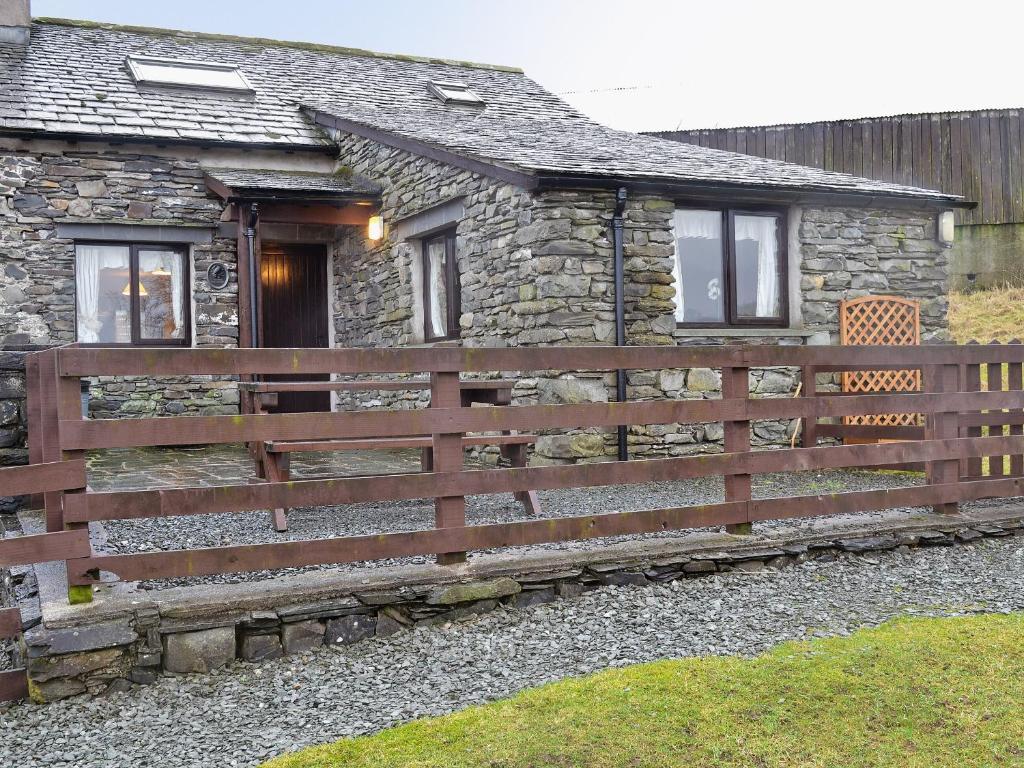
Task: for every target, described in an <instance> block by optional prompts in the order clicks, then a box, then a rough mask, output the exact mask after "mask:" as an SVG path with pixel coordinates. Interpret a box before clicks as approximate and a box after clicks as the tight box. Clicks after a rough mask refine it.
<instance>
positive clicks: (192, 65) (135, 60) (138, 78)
mask: <svg viewBox="0 0 1024 768" xmlns="http://www.w3.org/2000/svg"><path fill="white" fill-rule="evenodd" d="M125 62H126V63H127V65H128V70H129V72H131V75H132V79H134V80H135V82H136V83H139V84H140V85H158V86H169V87H172V88H197V89H201V90H204V91H227V92H229V93H255V92H256V91H255V89H254V88H253V87H252V84H251V83H250V82H249V80H248V78H246V76H245V75H244V74H243V73H242V70H241V69H239V68H238V66H237V65H235V64H220V63H217V62H212V61H196V60H194V59H164V58H159V57H156V56H128V57H126V58H125ZM140 65H141V66H140ZM142 66H151V67H166V68H168V69H172V68H174V69H179V70H180V69H186V70H187V69H193V70H204V71H212V72H227V73H230V74H232V75H234V76H235V77H237V78H238V81H239V83H240V84H239V85H238V86H237V87H236V86H231V85H208V84H204V83H194V82H187V81H183V80H172V79H161V78H153V77H147V76H146V75H145V73H144V71H143V69H142V68H141V67H142Z"/></svg>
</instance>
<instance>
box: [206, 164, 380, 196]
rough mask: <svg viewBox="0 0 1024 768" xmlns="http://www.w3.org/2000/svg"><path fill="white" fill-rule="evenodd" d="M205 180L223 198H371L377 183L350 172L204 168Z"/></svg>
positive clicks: (378, 194) (378, 187)
mask: <svg viewBox="0 0 1024 768" xmlns="http://www.w3.org/2000/svg"><path fill="white" fill-rule="evenodd" d="M205 171H206V178H207V184H208V185H209V186H211V187H217V189H216V192H217V193H218V194H220V195H221V196H222V197H224V198H225V199H264V200H266V199H288V200H308V199H317V200H324V199H333V198H336V199H338V200H339V201H341V200H353V199H355V200H373V201H376V200H378V199H379V197H380V191H381V190H380V186H379V185H377V184H374V183H373V182H371V181H369V180H368V179H364V178H363V177H361V176H357V175H355V174H352V173H342V172H338V173H317V172H311V171H278V170H270V169H263V168H259V169H256V168H253V169H238V168H206V169H205Z"/></svg>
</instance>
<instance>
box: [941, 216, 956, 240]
mask: <svg viewBox="0 0 1024 768" xmlns="http://www.w3.org/2000/svg"><path fill="white" fill-rule="evenodd" d="M955 239H956V220H955V218H954V217H953V212H952V211H943V212H942V213H940V214H939V242H940V243H942V244H943V245H944V246H945V247H946V248H952V247H953V241H954V240H955Z"/></svg>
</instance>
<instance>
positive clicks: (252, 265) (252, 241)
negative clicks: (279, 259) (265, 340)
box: [245, 203, 260, 349]
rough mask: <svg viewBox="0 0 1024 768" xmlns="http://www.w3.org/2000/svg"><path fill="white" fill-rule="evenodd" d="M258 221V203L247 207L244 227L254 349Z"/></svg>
mask: <svg viewBox="0 0 1024 768" xmlns="http://www.w3.org/2000/svg"><path fill="white" fill-rule="evenodd" d="M259 219H260V205H259V203H251V204H250V205H249V219H248V222H247V224H246V227H245V240H246V243H248V246H249V322H250V323H251V324H252V325H251V326H250V327H251V329H252V330H251V332H250V334H249V337H250V339H249V346H250V347H253V348H254V349H255V348H256V347H258V346H259V345H260V339H259V323H258V318H259V313H258V311H257V309H258V308H257V306H256V300H257V297H258V296H259V294H258V292H257V284H256V281H257V280H259V275H258V274H257V273H256V224H257V222H259Z"/></svg>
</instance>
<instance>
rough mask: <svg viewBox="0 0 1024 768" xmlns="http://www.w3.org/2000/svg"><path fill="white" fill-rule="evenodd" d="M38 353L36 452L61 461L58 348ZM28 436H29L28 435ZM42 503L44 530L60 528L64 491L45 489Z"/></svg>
mask: <svg viewBox="0 0 1024 768" xmlns="http://www.w3.org/2000/svg"><path fill="white" fill-rule="evenodd" d="M38 354H39V359H38V368H37V376H38V382H37V384H38V392H39V429H38V434H39V437H40V442H39V455H40V457H41V460H42V461H60V458H61V453H60V440H59V438H58V432H59V425H58V423H57V349H56V348H51V349H47V350H45V351H43V352H40V353H38ZM79 408H81V405H79ZM29 439H31V435H30V436H29ZM43 507H44V509H45V510H46V532H47V533H54V532H56V531H63V530H64V509H63V507H64V494H63V493H62V492H61V491H48V492H46V493H44V494H43Z"/></svg>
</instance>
